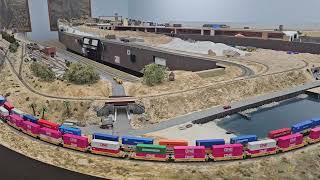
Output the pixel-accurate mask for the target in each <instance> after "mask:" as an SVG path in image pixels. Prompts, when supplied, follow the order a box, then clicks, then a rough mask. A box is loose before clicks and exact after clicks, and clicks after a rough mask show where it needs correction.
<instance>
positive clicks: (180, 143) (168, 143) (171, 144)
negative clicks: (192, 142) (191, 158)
mask: <svg viewBox="0 0 320 180" xmlns="http://www.w3.org/2000/svg"><path fill="white" fill-rule="evenodd" d="M159 145H162V146H167V147H172V148H173V147H174V146H188V141H185V140H169V139H160V140H159Z"/></svg>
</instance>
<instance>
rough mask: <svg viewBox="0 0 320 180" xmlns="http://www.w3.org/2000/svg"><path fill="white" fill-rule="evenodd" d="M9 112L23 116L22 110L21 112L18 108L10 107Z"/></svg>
mask: <svg viewBox="0 0 320 180" xmlns="http://www.w3.org/2000/svg"><path fill="white" fill-rule="evenodd" d="M11 112H12V113H13V114H16V115H18V116H20V117H23V115H24V114H25V113H24V112H22V111H21V110H19V109H17V108H14V109H12V110H11Z"/></svg>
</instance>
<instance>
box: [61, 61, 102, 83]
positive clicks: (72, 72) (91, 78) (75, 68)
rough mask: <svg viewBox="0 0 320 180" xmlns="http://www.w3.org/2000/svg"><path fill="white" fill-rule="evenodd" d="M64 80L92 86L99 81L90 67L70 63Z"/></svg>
mask: <svg viewBox="0 0 320 180" xmlns="http://www.w3.org/2000/svg"><path fill="white" fill-rule="evenodd" d="M65 79H66V80H68V81H70V82H72V83H75V84H93V83H96V82H98V80H99V79H100V76H99V74H98V73H97V72H96V71H95V70H94V69H93V68H92V67H90V66H85V65H83V64H80V63H71V64H70V65H69V69H68V70H67V71H66V73H65Z"/></svg>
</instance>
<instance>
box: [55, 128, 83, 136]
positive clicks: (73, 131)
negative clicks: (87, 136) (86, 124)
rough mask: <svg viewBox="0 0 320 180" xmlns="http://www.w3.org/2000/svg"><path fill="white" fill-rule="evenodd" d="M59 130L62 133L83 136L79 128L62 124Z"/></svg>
mask: <svg viewBox="0 0 320 180" xmlns="http://www.w3.org/2000/svg"><path fill="white" fill-rule="evenodd" d="M59 131H60V132H61V133H62V134H73V135H77V136H81V130H80V129H79V128H74V127H67V126H60V127H59Z"/></svg>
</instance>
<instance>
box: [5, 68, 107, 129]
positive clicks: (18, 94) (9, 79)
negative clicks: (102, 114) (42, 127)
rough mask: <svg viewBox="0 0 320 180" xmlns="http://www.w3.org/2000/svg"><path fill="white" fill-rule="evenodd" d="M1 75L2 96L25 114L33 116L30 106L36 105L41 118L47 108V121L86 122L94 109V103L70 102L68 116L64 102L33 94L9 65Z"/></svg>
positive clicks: (37, 113)
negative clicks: (86, 117) (69, 120)
mask: <svg viewBox="0 0 320 180" xmlns="http://www.w3.org/2000/svg"><path fill="white" fill-rule="evenodd" d="M0 74H1V76H0V94H1V95H7V96H8V97H7V99H8V100H9V101H10V102H12V103H13V105H14V106H15V107H16V108H18V109H20V110H22V111H24V112H25V113H29V114H33V110H32V108H31V107H30V105H31V104H32V103H34V104H36V105H37V107H36V108H35V109H36V115H37V116H38V117H40V116H41V109H42V107H43V106H46V107H47V109H48V111H47V112H45V119H49V120H50V121H53V122H59V123H61V122H63V120H65V119H68V118H72V119H73V118H74V119H77V120H79V121H84V120H85V114H86V113H88V112H89V111H88V110H90V109H91V108H92V106H91V105H92V104H93V103H92V102H88V101H70V111H71V113H70V115H68V114H67V110H66V107H65V106H64V103H63V101H62V100H55V99H47V98H44V97H42V96H38V95H35V94H33V93H31V92H30V91H29V90H28V89H26V88H25V87H24V86H23V85H22V84H21V83H20V81H19V80H18V79H17V77H16V76H15V75H13V74H12V73H11V71H10V68H9V65H8V64H7V63H6V64H5V67H4V68H3V69H2V70H1V72H0ZM102 105H103V104H102Z"/></svg>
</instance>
